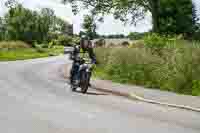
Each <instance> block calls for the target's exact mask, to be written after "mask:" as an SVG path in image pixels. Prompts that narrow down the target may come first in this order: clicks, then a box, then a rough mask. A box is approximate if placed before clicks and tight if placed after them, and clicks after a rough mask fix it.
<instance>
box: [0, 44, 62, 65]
mask: <svg viewBox="0 0 200 133" xmlns="http://www.w3.org/2000/svg"><path fill="white" fill-rule="evenodd" d="M63 51H64V47H63V46H56V47H54V48H51V49H49V48H45V49H44V48H40V49H38V48H31V47H28V45H27V44H25V43H24V42H19V41H17V42H0V61H15V60H26V59H35V58H42V57H48V56H56V55H59V54H62V53H63Z"/></svg>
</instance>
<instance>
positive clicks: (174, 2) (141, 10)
mask: <svg viewBox="0 0 200 133" xmlns="http://www.w3.org/2000/svg"><path fill="white" fill-rule="evenodd" d="M63 2H70V3H72V5H73V7H74V8H77V7H78V6H77V5H76V4H77V3H80V2H82V3H83V5H84V7H85V8H88V9H91V11H92V12H93V13H94V14H100V15H104V14H113V15H114V17H115V18H116V19H120V20H121V21H124V22H128V21H129V20H131V22H132V23H137V22H138V21H139V20H141V19H143V18H144V16H145V14H146V13H147V12H150V13H151V15H152V25H153V29H152V31H153V32H157V33H160V32H162V33H163V32H168V31H169V32H171V31H172V32H175V33H180V32H179V31H180V30H182V32H188V30H189V29H188V27H191V26H192V25H191V18H190V17H191V15H192V12H191V10H192V7H191V3H192V0H63ZM74 5H76V6H74ZM76 11H77V10H76ZM164 16H167V17H164ZM184 21H186V23H182V22H184ZM188 25H190V26H188ZM163 27H164V28H163ZM184 27H187V28H186V29H185V28H184Z"/></svg>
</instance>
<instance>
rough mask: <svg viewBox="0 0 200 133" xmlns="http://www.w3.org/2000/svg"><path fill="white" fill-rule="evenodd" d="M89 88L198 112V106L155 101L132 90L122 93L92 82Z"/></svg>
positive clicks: (199, 109)
mask: <svg viewBox="0 0 200 133" xmlns="http://www.w3.org/2000/svg"><path fill="white" fill-rule="evenodd" d="M91 88H92V89H95V90H97V91H101V92H106V93H112V94H114V95H117V96H122V97H126V98H128V99H131V100H138V101H141V102H145V103H151V104H156V105H162V106H168V107H173V108H179V109H185V110H189V111H194V112H200V108H193V107H190V106H185V105H177V104H169V103H164V102H159V101H156V100H150V99H145V98H144V97H142V96H139V95H137V94H135V93H133V92H132V93H122V92H119V91H114V90H108V89H106V88H99V87H97V86H95V85H93V84H92V87H91Z"/></svg>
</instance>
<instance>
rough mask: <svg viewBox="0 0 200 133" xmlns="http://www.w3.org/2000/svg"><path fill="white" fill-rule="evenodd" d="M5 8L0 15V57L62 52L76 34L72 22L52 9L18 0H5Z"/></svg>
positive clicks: (40, 55) (5, 58) (71, 42)
mask: <svg viewBox="0 0 200 133" xmlns="http://www.w3.org/2000/svg"><path fill="white" fill-rule="evenodd" d="M5 5H6V6H7V9H8V11H7V12H6V13H5V14H4V16H1V17H0V61H8V60H24V59H33V58H40V57H48V56H55V55H59V54H62V53H63V52H64V46H71V45H73V44H74V43H76V41H78V37H76V36H72V35H71V34H72V26H71V25H70V24H69V23H68V22H66V21H64V20H62V19H61V18H59V17H57V16H56V15H55V13H54V11H53V10H52V9H49V8H42V9H40V10H37V11H34V10H30V9H28V8H25V7H23V5H22V4H20V3H19V2H18V1H17V0H7V2H6V3H5Z"/></svg>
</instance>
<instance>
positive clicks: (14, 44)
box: [0, 41, 30, 49]
mask: <svg viewBox="0 0 200 133" xmlns="http://www.w3.org/2000/svg"><path fill="white" fill-rule="evenodd" d="M19 48H30V46H29V45H28V44H26V43H25V42H22V41H2V42H0V49H19Z"/></svg>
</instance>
